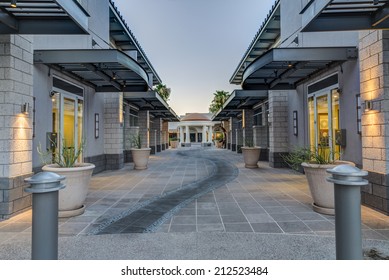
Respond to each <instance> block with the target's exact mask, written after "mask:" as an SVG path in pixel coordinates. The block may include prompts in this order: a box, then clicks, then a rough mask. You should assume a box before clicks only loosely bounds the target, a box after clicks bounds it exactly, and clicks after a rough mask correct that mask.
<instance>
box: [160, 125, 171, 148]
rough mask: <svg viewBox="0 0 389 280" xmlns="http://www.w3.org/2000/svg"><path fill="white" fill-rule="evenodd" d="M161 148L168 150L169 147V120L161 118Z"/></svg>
mask: <svg viewBox="0 0 389 280" xmlns="http://www.w3.org/2000/svg"><path fill="white" fill-rule="evenodd" d="M161 127H162V131H161V149H162V151H163V150H167V149H169V122H167V121H165V120H163V119H161Z"/></svg>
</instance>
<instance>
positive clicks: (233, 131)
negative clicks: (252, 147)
mask: <svg viewBox="0 0 389 280" xmlns="http://www.w3.org/2000/svg"><path fill="white" fill-rule="evenodd" d="M230 122H231V151H233V152H236V151H237V145H238V141H237V140H238V138H237V130H238V119H237V118H235V117H232V118H230Z"/></svg>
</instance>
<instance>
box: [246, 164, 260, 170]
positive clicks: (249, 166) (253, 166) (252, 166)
mask: <svg viewBox="0 0 389 280" xmlns="http://www.w3.org/2000/svg"><path fill="white" fill-rule="evenodd" d="M244 167H246V168H252V169H253V168H258V165H249V164H245V165H244Z"/></svg>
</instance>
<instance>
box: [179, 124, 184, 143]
mask: <svg viewBox="0 0 389 280" xmlns="http://www.w3.org/2000/svg"><path fill="white" fill-rule="evenodd" d="M179 128H180V146H182V144H184V143H185V140H184V128H183V127H182V126H179Z"/></svg>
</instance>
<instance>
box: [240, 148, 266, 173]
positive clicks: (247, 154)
mask: <svg viewBox="0 0 389 280" xmlns="http://www.w3.org/2000/svg"><path fill="white" fill-rule="evenodd" d="M241 149H242V154H243V160H244V163H245V165H244V166H245V167H246V168H258V160H259V154H260V150H261V149H260V148H259V147H242V148H241Z"/></svg>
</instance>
